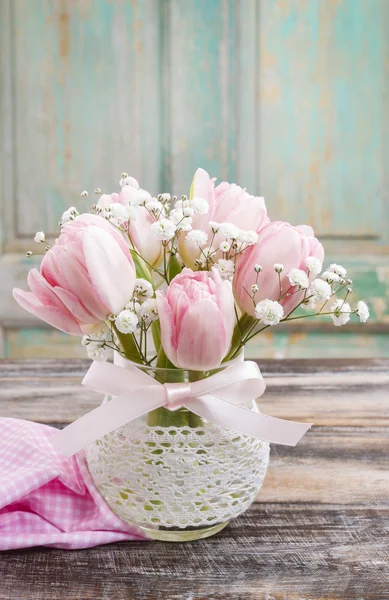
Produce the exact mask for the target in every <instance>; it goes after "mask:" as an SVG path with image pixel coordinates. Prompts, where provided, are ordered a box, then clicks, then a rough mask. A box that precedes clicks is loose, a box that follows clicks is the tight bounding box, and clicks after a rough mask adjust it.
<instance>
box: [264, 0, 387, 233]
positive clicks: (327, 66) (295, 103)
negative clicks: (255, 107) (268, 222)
mask: <svg viewBox="0 0 389 600" xmlns="http://www.w3.org/2000/svg"><path fill="white" fill-rule="evenodd" d="M388 21H389V3H388V2H386V1H385V0H383V1H382V0H369V1H368V2H366V1H365V0H339V1H336V2H330V1H327V0H291V1H290V2H283V1H281V0H275V1H270V0H263V1H262V2H261V16H260V22H261V28H260V36H259V40H258V44H259V57H260V65H259V69H260V104H259V110H260V121H259V130H258V136H259V140H260V144H261V148H262V150H261V158H260V172H261V183H262V190H263V191H264V195H265V197H267V198H268V200H269V208H270V214H271V216H272V218H274V217H275V215H276V214H278V215H280V214H281V215H282V218H284V219H288V220H291V221H292V222H304V221H309V222H310V223H311V224H312V225H314V226H315V227H316V229H317V232H318V233H319V234H321V235H325V236H328V237H330V238H333V237H340V238H342V237H344V238H353V237H354V238H362V239H363V238H373V239H374V238H379V237H380V236H381V235H383V236H384V238H385V240H386V242H387V240H388V236H387V229H388V227H387V223H388V222H387V221H385V225H384V223H383V216H384V206H385V204H388V197H387V187H386V186H385V172H386V171H387V170H388V163H387V156H388V143H389V137H388V131H389V130H388V112H387V93H388V89H389V88H388V85H389V69H388V45H387V41H386V38H387V23H388ZM387 214H388V213H387V212H386V215H387ZM385 229H386V231H385Z"/></svg>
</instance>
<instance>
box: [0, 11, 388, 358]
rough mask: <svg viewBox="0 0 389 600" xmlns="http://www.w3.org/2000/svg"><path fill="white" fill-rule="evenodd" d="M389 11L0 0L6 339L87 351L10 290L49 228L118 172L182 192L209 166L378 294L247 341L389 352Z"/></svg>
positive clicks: (1, 331)
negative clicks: (365, 314) (339, 315)
mask: <svg viewBox="0 0 389 600" xmlns="http://www.w3.org/2000/svg"><path fill="white" fill-rule="evenodd" d="M388 23H389V1H388V0H0V27H1V31H0V34H1V47H0V57H1V82H2V85H1V104H0V120H1V121H0V122H1V148H0V179H1V195H0V210H1V228H0V236H1V239H0V244H1V246H0V247H1V257H0V286H1V294H0V352H1V353H2V354H3V355H5V356H37V355H61V356H64V355H65V356H71V355H72V354H74V353H75V352H76V353H81V355H83V350H81V349H80V347H79V345H78V341H77V340H74V339H72V338H67V337H65V336H62V335H61V334H60V333H58V332H55V331H52V330H50V329H46V328H45V327H43V326H42V325H41V323H38V322H36V321H34V320H33V318H32V317H30V316H29V315H27V314H25V313H23V311H21V310H20V309H19V308H18V307H17V306H16V305H15V303H14V301H13V300H12V297H11V293H10V292H11V288H12V286H13V285H21V286H23V285H25V283H24V282H25V277H26V273H27V270H28V269H29V268H30V267H31V265H32V262H31V260H27V259H26V258H24V256H23V254H24V252H25V251H26V250H27V249H30V248H32V247H33V242H32V237H33V235H34V234H35V232H36V231H37V230H40V229H44V230H45V231H46V232H51V233H52V234H53V235H54V233H55V232H56V231H57V226H56V224H57V222H58V219H59V217H60V215H61V214H62V212H63V210H64V209H65V208H67V207H68V206H69V205H76V206H78V207H79V208H83V207H84V208H86V206H87V201H81V199H80V196H79V194H80V191H81V190H83V189H89V190H90V191H92V190H93V189H94V188H95V187H96V186H98V187H100V188H102V189H103V190H104V191H112V190H114V189H116V187H117V182H118V179H119V175H120V173H121V172H122V171H123V170H125V171H128V172H130V173H131V174H132V175H134V176H135V177H137V178H138V179H139V181H140V182H141V184H142V186H143V187H146V188H147V189H150V190H151V191H152V192H157V191H166V190H169V191H173V192H176V193H182V192H187V191H188V188H189V184H190V180H191V177H192V175H193V172H194V170H195V168H196V167H197V166H203V167H204V168H206V169H207V170H208V171H209V172H210V173H211V174H212V175H215V176H218V177H219V178H227V179H229V180H230V181H236V182H237V183H240V184H242V185H246V186H247V187H248V189H249V190H250V191H251V192H252V193H257V194H262V195H264V196H265V198H266V201H267V205H268V210H269V213H270V216H271V217H272V218H277V219H282V220H289V221H291V222H292V223H295V224H297V223H301V222H308V223H310V224H312V225H313V226H314V227H315V229H316V231H317V234H318V236H319V237H321V238H322V239H323V243H324V244H325V246H326V248H327V253H328V255H329V258H330V259H331V260H332V259H333V258H336V260H337V262H340V263H345V264H347V265H349V267H350V272H351V276H352V277H353V279H354V280H355V281H356V282H358V283H357V284H356V285H355V300H357V299H358V298H360V297H367V298H368V300H369V303H370V304H371V307H372V312H373V319H372V321H371V322H370V323H369V324H368V325H366V326H364V327H363V329H362V327H359V326H350V327H347V328H344V330H342V331H339V330H338V329H336V330H335V329H334V328H332V326H331V325H330V324H326V323H324V324H318V325H312V324H311V323H307V324H304V325H303V326H302V327H299V329H296V330H291V329H289V330H287V329H286V328H285V329H284V330H282V331H281V330H279V331H278V333H277V334H276V335H272V334H269V335H267V336H264V338H262V340H261V341H260V342H258V344H257V347H256V348H255V349H252V352H258V346H259V347H260V349H261V352H262V353H263V355H264V356H330V355H333V356H343V355H348V356H389V337H388V331H389V308H388V304H389V259H388V256H389V239H388V238H389V233H388V232H389V214H388V213H389V200H388V174H389V164H388V156H389V152H388V151H389V148H388V143H389V137H388V133H389V130H388V109H387V107H388V82H389V37H388V35H387V24H388ZM74 344H75V346H74Z"/></svg>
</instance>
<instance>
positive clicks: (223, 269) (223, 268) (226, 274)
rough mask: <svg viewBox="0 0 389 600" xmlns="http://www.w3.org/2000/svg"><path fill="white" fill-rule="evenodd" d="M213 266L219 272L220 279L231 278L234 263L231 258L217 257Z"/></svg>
mask: <svg viewBox="0 0 389 600" xmlns="http://www.w3.org/2000/svg"><path fill="white" fill-rule="evenodd" d="M215 268H216V269H218V271H219V272H220V275H221V276H222V279H232V277H233V275H234V271H235V265H234V263H233V261H232V260H226V259H225V258H219V260H218V261H217V263H216V264H215Z"/></svg>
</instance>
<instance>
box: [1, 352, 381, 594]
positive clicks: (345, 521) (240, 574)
mask: <svg viewBox="0 0 389 600" xmlns="http://www.w3.org/2000/svg"><path fill="white" fill-rule="evenodd" d="M258 363H259V364H260V366H261V369H262V371H263V373H264V375H265V377H266V380H267V384H268V388H267V392H266V394H265V396H264V397H263V399H261V401H260V406H261V408H262V410H263V411H264V412H268V413H269V414H277V415H278V416H284V417H293V418H296V419H301V420H309V419H310V418H312V417H314V420H315V421H316V422H317V423H318V424H317V425H316V426H314V427H313V428H312V429H311V430H310V431H309V432H308V434H307V435H306V437H305V438H304V439H303V440H302V441H301V442H300V444H299V445H298V446H297V447H296V448H288V447H284V446H275V445H273V446H272V450H271V461H270V468H269V472H268V475H267V478H266V480H265V484H264V486H263V488H262V490H261V491H260V493H259V494H258V497H257V502H256V503H255V504H254V505H253V506H252V507H251V508H250V509H249V510H248V511H247V512H246V513H245V514H244V515H242V516H241V517H240V518H238V519H236V520H234V521H232V522H231V523H230V525H229V526H228V527H227V528H226V529H225V530H224V531H222V532H221V533H220V534H218V535H217V536H216V537H214V538H210V539H208V540H202V541H198V542H193V543H188V544H184V545H176V544H167V543H162V542H151V543H149V542H125V543H120V544H111V545H107V546H103V547H99V548H93V549H89V550H81V551H60V550H53V549H47V548H42V549H40V548H37V549H32V550H23V551H10V552H4V553H2V556H1V561H0V581H1V585H0V600H10V598H13V599H15V600H62V598H64V597H66V598H67V600H388V598H389V570H388V561H389V471H388V464H387V457H388V454H389V423H388V418H389V416H388V404H389V401H388V383H389V381H388V377H389V360H370V361H362V360H355V361H354V360H353V361H350V360H339V361H333V360H323V361H314V360H312V361H302V360H288V361H268V360H260V361H258ZM89 364H90V363H89V361H86V360H72V361H66V360H63V361H59V360H42V361H32V360H31V361H0V415H2V416H8V417H21V418H28V419H32V420H38V421H42V422H45V423H52V424H55V425H57V426H59V427H62V426H64V425H66V424H67V423H68V422H69V421H70V420H72V419H73V418H76V417H77V416H79V415H80V414H83V413H84V412H86V411H87V410H90V409H91V408H92V407H93V406H95V405H96V404H97V403H98V402H99V396H97V395H95V394H92V393H89V392H86V391H85V390H83V389H82V388H81V387H80V381H81V379H82V377H83V375H84V374H85V372H86V370H87V368H88V366H89ZM0 535H1V533H0Z"/></svg>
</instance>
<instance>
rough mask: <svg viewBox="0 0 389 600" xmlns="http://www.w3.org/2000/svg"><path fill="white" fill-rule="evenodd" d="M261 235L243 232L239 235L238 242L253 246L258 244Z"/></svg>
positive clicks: (253, 232)
mask: <svg viewBox="0 0 389 600" xmlns="http://www.w3.org/2000/svg"><path fill="white" fill-rule="evenodd" d="M258 238H259V235H258V234H257V233H256V232H255V231H251V230H250V231H241V232H240V233H239V234H238V237H237V240H238V242H241V243H242V244H247V246H253V245H254V244H256V243H257V241H258Z"/></svg>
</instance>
